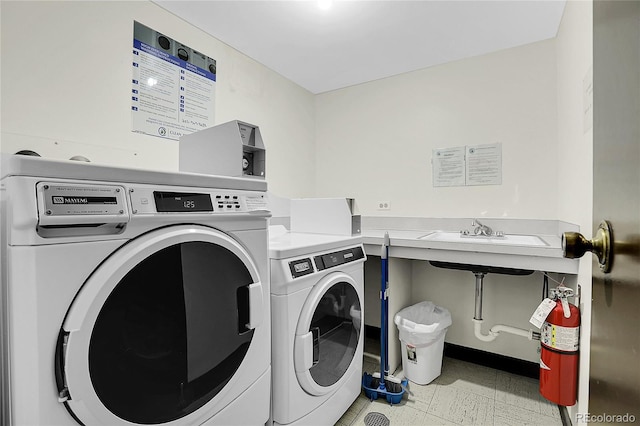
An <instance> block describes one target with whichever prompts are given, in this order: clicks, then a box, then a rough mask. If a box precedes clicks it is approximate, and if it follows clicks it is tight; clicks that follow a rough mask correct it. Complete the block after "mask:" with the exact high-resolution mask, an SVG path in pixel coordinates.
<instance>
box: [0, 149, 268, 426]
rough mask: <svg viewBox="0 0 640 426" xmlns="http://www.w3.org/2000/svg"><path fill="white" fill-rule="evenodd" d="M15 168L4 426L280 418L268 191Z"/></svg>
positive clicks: (8, 168)
mask: <svg viewBox="0 0 640 426" xmlns="http://www.w3.org/2000/svg"><path fill="white" fill-rule="evenodd" d="M2 161H3V163H2V174H3V177H2V181H1V185H2V191H1V194H2V203H1V204H0V205H1V206H2V212H1V213H2V215H1V216H2V230H1V235H2V241H1V242H2V244H1V249H2V287H1V299H0V302H1V306H0V313H1V316H0V326H1V334H2V346H1V347H0V349H1V354H2V369H1V370H0V374H2V389H1V391H2V392H1V394H2V398H1V402H2V406H1V407H0V408H1V412H2V414H1V416H0V417H1V418H0V423H2V424H3V425H27V424H31V425H44V424H46V425H72V424H78V423H80V424H87V425H142V424H144V425H150V424H154V425H157V424H162V425H198V424H224V425H230V424H237V425H247V424H256V425H257V424H264V423H265V422H267V421H268V419H269V399H270V398H269V394H270V380H271V371H270V354H269V350H268V348H270V307H269V275H268V266H269V265H268V254H267V253H268V252H267V248H268V247H267V241H268V233H267V219H268V216H269V213H268V212H267V211H266V210H264V208H263V206H264V205H265V203H264V197H265V191H266V183H265V182H264V181H260V180H253V179H246V178H228V177H214V176H205V175H196V174H178V173H164V172H152V171H144V170H129V169H119V168H113V167H105V166H97V165H91V164H87V163H78V162H73V161H64V162H62V161H49V160H45V159H41V158H36V157H24V156H11V157H3V159H2ZM248 407H251V409H247V408H248Z"/></svg>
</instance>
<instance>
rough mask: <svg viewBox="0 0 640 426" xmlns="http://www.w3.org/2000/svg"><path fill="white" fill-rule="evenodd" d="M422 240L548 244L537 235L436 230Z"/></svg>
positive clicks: (534, 245) (421, 238)
mask: <svg viewBox="0 0 640 426" xmlns="http://www.w3.org/2000/svg"><path fill="white" fill-rule="evenodd" d="M418 239H420V240H426V241H438V242H443V243H461V244H499V245H507V246H527V247H545V246H548V244H547V243H546V242H545V241H544V240H543V239H542V238H540V237H538V236H536V235H517V234H508V235H507V234H505V235H502V236H495V235H491V236H485V235H465V234H463V233H461V232H450V231H435V232H430V233H428V234H426V235H423V236H421V237H418Z"/></svg>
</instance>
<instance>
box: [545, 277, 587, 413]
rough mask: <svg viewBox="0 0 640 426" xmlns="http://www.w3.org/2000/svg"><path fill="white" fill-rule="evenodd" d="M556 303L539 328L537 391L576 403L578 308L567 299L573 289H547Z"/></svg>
mask: <svg viewBox="0 0 640 426" xmlns="http://www.w3.org/2000/svg"><path fill="white" fill-rule="evenodd" d="M551 294H552V297H553V299H554V300H555V302H556V306H555V307H554V308H553V309H552V310H551V312H550V313H549V315H548V316H547V319H546V321H545V323H544V324H543V326H542V328H541V329H540V334H541V336H540V343H541V350H540V394H541V395H542V396H543V397H545V398H546V399H548V400H549V401H551V402H555V403H556V404H558V405H564V406H572V405H574V404H575V403H576V398H577V390H578V362H579V343H580V310H579V309H578V308H577V307H576V306H575V305H573V304H571V303H569V301H568V300H567V298H568V297H571V296H573V290H571V289H570V288H566V287H558V288H555V289H552V290H551Z"/></svg>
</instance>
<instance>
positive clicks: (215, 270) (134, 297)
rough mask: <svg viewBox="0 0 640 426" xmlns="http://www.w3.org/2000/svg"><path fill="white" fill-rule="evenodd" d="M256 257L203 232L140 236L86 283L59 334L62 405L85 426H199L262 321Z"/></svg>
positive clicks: (172, 230)
mask: <svg viewBox="0 0 640 426" xmlns="http://www.w3.org/2000/svg"><path fill="white" fill-rule="evenodd" d="M262 304H263V294H262V285H261V282H260V277H259V273H258V270H257V268H256V266H255V265H254V263H253V261H252V260H251V257H250V255H249V254H248V253H247V252H246V251H245V249H244V248H243V247H242V246H241V245H240V244H239V243H238V242H236V241H235V240H233V239H232V238H230V237H229V236H228V235H226V234H223V233H222V232H219V231H216V230H214V229H211V228H207V227H204V226H197V225H190V226H187V225H181V226H172V227H167V228H162V229H157V230H155V231H152V232H149V233H147V234H144V235H142V236H141V237H139V238H137V239H135V240H133V241H130V242H129V243H127V244H125V245H124V246H122V247H121V248H120V249H118V250H117V251H116V252H114V253H113V254H112V255H111V256H110V257H109V258H107V259H106V260H105V261H104V262H103V263H102V264H101V265H100V266H99V267H98V268H97V269H96V270H95V271H94V273H93V274H92V275H91V276H90V278H89V279H88V280H87V281H86V282H85V284H84V286H83V287H82V289H81V290H80V292H79V293H78V294H77V296H76V298H75V300H74V302H73V304H72V306H71V308H70V309H69V311H68V313H67V317H66V319H65V322H64V325H63V328H62V331H61V333H60V338H59V343H58V351H57V356H56V358H57V360H56V365H57V369H58V372H57V373H58V374H57V376H58V377H57V378H58V386H59V390H60V399H61V402H65V403H66V405H67V408H68V409H69V411H70V412H71V413H72V414H73V415H74V416H75V417H77V419H78V420H79V421H80V422H81V423H83V424H109V425H112V424H132V423H133V424H172V423H177V422H178V419H181V420H180V423H181V424H200V423H202V422H203V421H205V420H206V419H208V418H209V417H211V415H212V414H214V413H215V412H217V411H218V410H220V409H221V408H222V407H218V406H217V405H220V404H217V405H216V403H217V401H216V400H215V399H214V397H216V395H218V394H220V395H221V396H222V395H224V394H225V389H227V386H226V385H229V387H230V386H231V383H233V382H234V374H235V373H236V371H237V370H238V368H239V367H240V364H241V363H242V362H243V359H244V357H245V354H246V353H247V351H248V349H249V346H250V345H251V341H252V338H253V335H254V328H255V327H256V326H257V325H258V323H259V322H260V320H261V318H262V314H263V306H262Z"/></svg>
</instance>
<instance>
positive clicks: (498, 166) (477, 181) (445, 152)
mask: <svg viewBox="0 0 640 426" xmlns="http://www.w3.org/2000/svg"><path fill="white" fill-rule="evenodd" d="M431 165H432V181H433V186H434V187H442V186H478V185H501V184H502V144H500V143H494V144H486V145H467V146H457V147H452V148H440V149H434V150H433V152H432V156H431Z"/></svg>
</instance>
